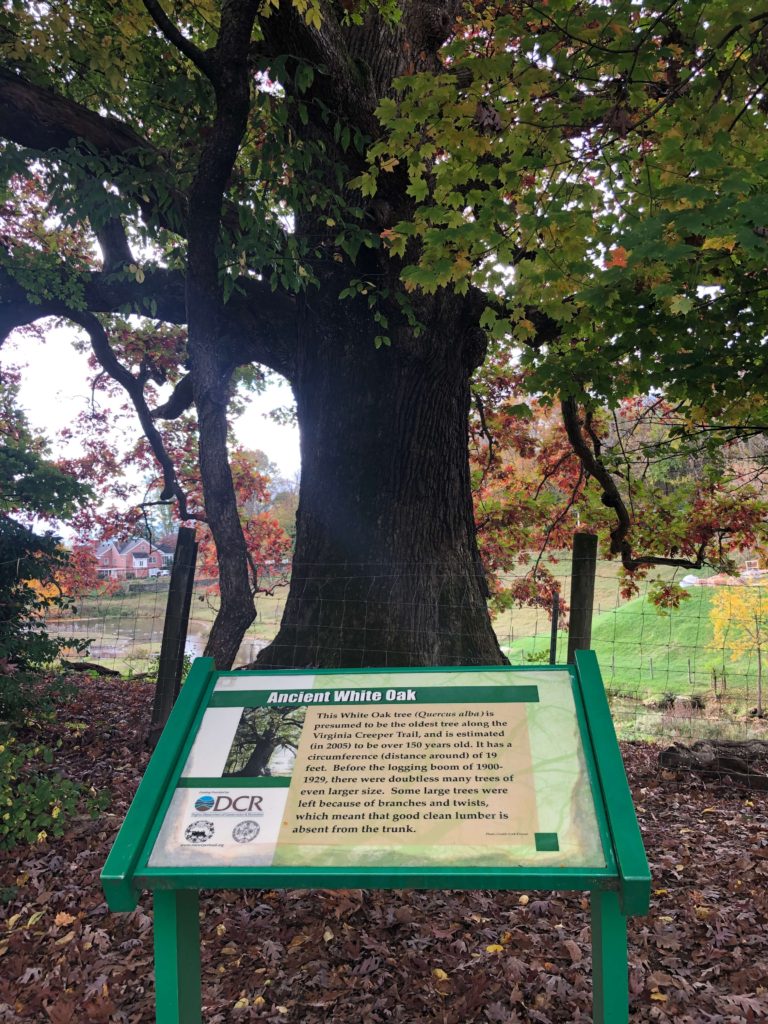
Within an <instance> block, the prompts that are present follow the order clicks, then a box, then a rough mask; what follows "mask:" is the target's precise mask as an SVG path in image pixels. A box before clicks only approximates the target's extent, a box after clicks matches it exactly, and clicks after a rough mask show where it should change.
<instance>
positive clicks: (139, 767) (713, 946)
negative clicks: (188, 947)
mask: <svg viewBox="0 0 768 1024" xmlns="http://www.w3.org/2000/svg"><path fill="white" fill-rule="evenodd" d="M151 698H152V688H151V686H148V685H146V684H139V683H115V682H113V681H108V682H105V681H103V680H83V681H82V682H81V683H80V689H79V693H78V695H77V696H76V697H74V698H72V699H71V700H70V702H69V703H68V704H67V705H66V706H65V707H63V708H61V713H60V716H59V719H58V721H57V722H56V723H55V724H52V725H51V726H50V727H46V729H49V730H50V732H51V733H52V734H53V736H54V737H55V738H61V740H62V744H63V745H62V748H61V750H60V752H59V753H58V755H57V763H56V765H55V767H56V769H57V770H59V771H61V772H62V773H63V774H65V775H67V776H69V777H70V778H72V779H74V780H77V781H80V782H86V783H87V784H88V785H89V786H93V787H95V788H96V789H102V788H107V789H109V791H110V792H111V794H112V802H111V805H110V807H109V809H108V811H107V812H105V813H103V814H102V815H101V817H100V818H99V819H97V820H95V821H94V820H91V819H90V818H81V819H75V820H71V821H70V822H69V826H68V829H67V833H66V835H65V836H64V837H63V838H62V839H61V840H57V841H55V842H44V843H40V844H38V845H36V846H33V847H26V848H23V849H18V850H15V851H13V852H11V853H6V854H3V855H2V860H1V861H0V896H2V903H1V904H0V1020H2V1021H4V1022H7V1024H16V1022H29V1021H35V1022H40V1024H84V1022H85V1024H88V1022H90V1024H106V1022H113V1021H114V1022H118V1024H152V1022H153V1021H154V982H153V951H152V916H151V915H152V910H151V899H150V897H149V896H148V895H146V896H145V897H144V898H143V899H142V902H141V905H140V907H139V908H138V909H137V910H135V911H134V912H133V913H130V914H111V913H110V912H109V911H108V909H107V907H106V904H105V903H104V899H103V896H102V892H101V887H100V885H99V880H98V876H99V871H100V870H101V867H102V865H103V863H104V860H105V858H106V855H107V852H108V850H109V848H110V846H111V843H112V840H113V838H114V835H115V833H116V831H117V829H118V827H119V825H120V822H121V821H122V818H123V816H124V814H125V812H126V810H127V808H128V804H129V803H130V800H131V798H132V796H133V793H134V792H135V789H136V786H137V785H138V782H139V779H140V777H141V774H142V772H143V770H144V768H145V766H146V761H147V756H146V754H145V752H144V749H143V745H142V736H143V732H144V730H145V728H146V723H147V721H148V715H149V708H150V704H151ZM623 752H624V757H625V761H626V764H627V770H628V774H629V777H630V782H631V784H632V788H633V792H634V797H635V802H636V805H637V810H638V817H639V819H640V823H641V828H642V830H643V835H644V839H645V843H646V847H647V850H648V856H649V860H650V862H651V870H652V873H653V897H652V906H651V912H650V914H649V915H648V916H647V917H644V918H634V919H633V920H632V921H631V922H630V931H629V949H630V967H629V971H630V973H629V981H630V993H631V994H630V998H631V1014H630V1019H631V1021H632V1022H633V1024H637V1022H640V1021H643V1022H645V1021H648V1022H654V1024H655V1022H659V1024H665V1022H674V1024H751V1022H755V1024H757V1022H759V1021H764V1020H766V1019H768V818H767V816H766V803H765V800H764V799H763V798H762V797H761V798H760V799H758V798H756V797H755V796H754V794H748V793H745V792H742V791H740V790H738V789H735V788H734V787H733V786H731V785H728V783H727V782H725V783H718V784H713V783H710V782H708V783H704V782H702V781H701V780H699V779H697V778H695V777H686V776H683V777H678V776H676V775H672V774H671V773H668V772H665V773H664V775H663V776H662V774H661V773H660V772H659V770H658V767H657V755H658V748H656V747H653V746H650V745H645V744H629V745H626V746H625V747H624V748H623ZM202 935H203V946H202V961H203V1007H204V1020H205V1021H206V1024H229V1022H233V1024H239V1022H246V1021H281V1022H285V1024H294V1022H295V1024H299V1022H301V1024H320V1022H327V1021H333V1022H334V1024H347V1022H350V1024H379V1022H381V1024H384V1022H387V1024H417V1022H418V1024H422V1022H430V1021H433V1022H435V1024H474V1022H487V1024H528V1022H531V1024H587V1022H590V1021H591V1019H592V1016H591V1006H592V964H591V951H590V928H589V904H588V899H587V897H586V896H585V894H583V893H572V894H563V893H549V892H541V893H538V892H531V893H525V894H520V893H517V892H509V893H494V892H488V891H480V892H455V891H448V892H446V891H440V890H437V891H416V890H407V891H404V892H385V891H371V892H363V891H361V890H343V891H332V890H325V889H323V890H287V891H266V892H264V891H249V892H230V891H220V892H216V893H212V892H207V893H204V894H203V897H202Z"/></svg>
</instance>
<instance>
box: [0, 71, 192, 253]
mask: <svg viewBox="0 0 768 1024" xmlns="http://www.w3.org/2000/svg"><path fill="white" fill-rule="evenodd" d="M0 136H2V137H3V138H5V139H8V140H9V141H10V142H15V143H17V144H18V145H20V146H24V147H25V148H26V149H32V150H36V151H38V152H43V153H44V152H51V151H56V150H61V151H62V152H63V151H65V150H66V149H67V148H68V147H70V146H77V145H79V144H82V143H85V144H86V146H87V147H88V149H89V150H90V151H91V152H95V153H97V154H98V156H99V157H101V158H102V159H104V160H108V159H111V160H115V159H116V160H117V161H118V162H119V164H120V165H121V167H122V168H124V170H125V171H127V172H140V179H141V180H140V183H139V182H138V181H137V182H136V185H135V188H134V189H133V194H132V195H131V198H132V199H133V201H135V202H136V203H137V204H138V205H139V207H140V208H141V210H142V212H143V213H144V216H145V217H147V218H148V219H152V220H154V221H155V222H156V223H158V224H160V225H161V226H162V227H165V228H168V229H169V230H171V231H175V232H177V233H181V234H183V233H184V231H185V225H186V219H187V212H186V205H187V204H186V198H185V197H184V195H183V194H182V193H181V192H179V191H178V189H176V188H175V187H174V184H173V182H172V181H171V180H170V179H169V177H168V175H167V173H166V171H165V168H164V164H165V158H164V156H163V154H162V153H161V152H160V151H159V150H158V149H156V148H155V147H154V146H152V145H151V143H149V142H148V141H147V140H146V139H145V138H143V137H142V136H140V135H139V134H138V133H137V132H135V131H134V130H133V129H132V128H130V127H129V126H128V125H127V124H124V123H123V122H122V121H119V120H118V119H117V118H114V117H106V116H103V115H102V114H96V113H94V112H93V111H92V110H88V108H87V107H83V106H81V105H80V104H79V103H75V102H74V101H73V100H70V99H67V98H66V97H64V96H61V95H60V94H59V93H57V92H54V90H53V89H43V88H41V87H40V86H39V85H34V84H33V83H32V82H29V81H27V79H25V78H23V77H22V76H21V75H18V74H16V73H15V72H13V71H10V70H9V69H8V68H4V67H2V66H0ZM150 169H151V171H152V173H151V175H150V173H149V171H150ZM125 178H126V175H125V174H124V175H122V177H121V180H120V182H119V184H120V186H121V187H122V188H123V189H124V190H125V191H126V193H128V190H129V189H130V182H129V181H126V180H125ZM151 178H157V179H159V181H158V184H157V187H154V188H153V186H152V182H151V180H150V179H151ZM153 193H154V194H153ZM160 195H162V203H161V202H160Z"/></svg>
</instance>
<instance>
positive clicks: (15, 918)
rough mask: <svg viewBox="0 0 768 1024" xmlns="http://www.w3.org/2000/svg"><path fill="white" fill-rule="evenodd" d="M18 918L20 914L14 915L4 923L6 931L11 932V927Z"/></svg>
mask: <svg viewBox="0 0 768 1024" xmlns="http://www.w3.org/2000/svg"><path fill="white" fill-rule="evenodd" d="M20 917H21V914H14V915H13V916H12V917H9V918H8V921H7V922H6V924H7V927H8V931H11V930H12V929H13V926H14V925H15V924H16V922H17V921H18V920H19V918H20Z"/></svg>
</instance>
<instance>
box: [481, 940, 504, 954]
mask: <svg viewBox="0 0 768 1024" xmlns="http://www.w3.org/2000/svg"><path fill="white" fill-rule="evenodd" d="M485 952H486V953H503V952H504V947H503V946H500V945H499V944H498V942H492V943H491V944H490V946H486V947H485Z"/></svg>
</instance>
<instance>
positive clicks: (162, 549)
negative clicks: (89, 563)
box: [96, 537, 176, 580]
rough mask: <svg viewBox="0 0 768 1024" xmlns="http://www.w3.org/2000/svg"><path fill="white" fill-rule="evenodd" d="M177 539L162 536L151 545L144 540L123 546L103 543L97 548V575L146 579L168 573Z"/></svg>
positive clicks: (124, 578)
mask: <svg viewBox="0 0 768 1024" xmlns="http://www.w3.org/2000/svg"><path fill="white" fill-rule="evenodd" d="M175 540H176V538H175V537H173V538H169V537H163V538H162V540H161V541H160V542H159V543H157V544H150V542H149V541H148V540H146V539H145V538H144V537H134V538H132V539H131V540H129V541H126V542H125V543H124V544H119V543H118V542H117V541H114V540H106V541H102V542H101V543H100V544H99V545H98V546H97V548H96V560H97V561H98V563H99V567H98V570H97V571H98V574H99V576H101V577H102V579H112V580H114V579H119V580H131V579H146V577H148V576H159V575H160V574H161V573H162V574H164V573H166V572H168V571H169V570H170V568H171V563H172V562H173V553H174V550H175V547H176V544H175Z"/></svg>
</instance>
